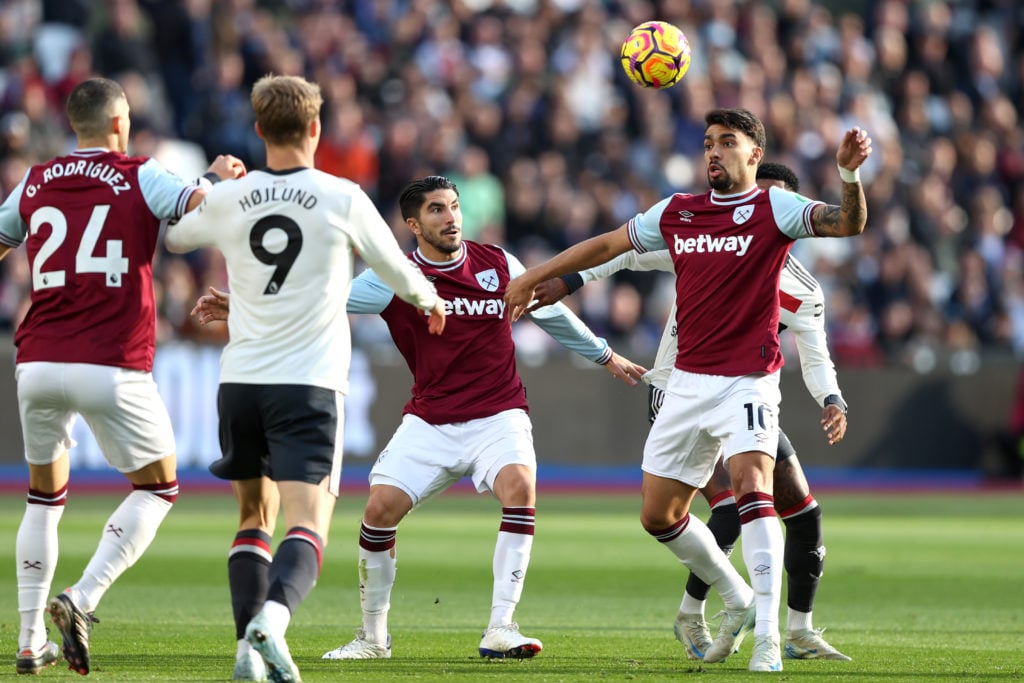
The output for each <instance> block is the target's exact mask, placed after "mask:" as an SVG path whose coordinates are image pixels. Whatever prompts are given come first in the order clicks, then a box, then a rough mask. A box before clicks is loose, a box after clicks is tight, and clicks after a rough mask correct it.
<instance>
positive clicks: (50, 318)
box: [0, 148, 198, 372]
mask: <svg viewBox="0 0 1024 683" xmlns="http://www.w3.org/2000/svg"><path fill="white" fill-rule="evenodd" d="M197 189H198V188H197V186H196V185H194V184H192V183H189V182H186V181H184V180H182V179H181V178H178V177H177V176H175V175H174V174H172V173H170V172H168V171H167V170H166V169H164V168H163V166H161V165H160V164H159V163H158V162H157V161H155V160H153V159H146V158H141V157H128V156H126V155H124V154H121V153H119V152H112V151H108V150H105V149H98V148H96V149H80V150H76V151H75V152H72V153H71V154H69V155H67V156H62V157H57V158H56V159H53V160H51V161H48V162H46V163H43V164H38V165H36V166H33V167H32V168H31V169H29V171H28V173H27V174H26V175H25V177H24V178H23V179H22V181H21V183H19V184H18V185H17V187H15V188H14V190H13V191H12V192H11V194H10V195H9V196H8V197H7V199H6V201H4V203H3V205H2V206H0V243H2V244H4V245H7V246H9V247H17V246H19V245H20V244H21V243H22V242H24V243H25V247H26V250H27V253H28V261H29V267H30V269H31V278H32V280H31V281H32V294H31V305H30V307H29V309H28V313H27V314H26V316H25V319H24V321H23V322H22V323H21V325H20V326H19V327H18V331H17V333H16V335H15V337H14V343H15V345H16V346H17V347H18V351H17V362H18V363H24V362H30V361H49V362H58V363H92V364H96V365H111V366H116V367H122V368H130V369H133V370H143V371H146V372H149V371H150V370H152V367H153V354H154V350H155V336H156V305H155V303H154V297H153V264H152V262H153V254H154V251H155V249H156V243H157V237H158V235H159V232H160V224H161V221H162V220H164V219H172V218H178V217H180V216H181V215H182V214H183V213H184V211H185V207H186V206H187V205H188V200H189V198H190V197H191V196H192V193H193V192H195V191H196V190H197Z"/></svg>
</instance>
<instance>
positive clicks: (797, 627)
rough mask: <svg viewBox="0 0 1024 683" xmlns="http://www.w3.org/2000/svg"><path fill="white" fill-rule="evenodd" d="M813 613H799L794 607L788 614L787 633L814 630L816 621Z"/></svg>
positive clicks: (789, 609) (790, 608)
mask: <svg viewBox="0 0 1024 683" xmlns="http://www.w3.org/2000/svg"><path fill="white" fill-rule="evenodd" d="M811 616H812V613H811V612H798V611H796V610H795V609H793V608H792V607H789V608H788V611H787V612H786V630H787V631H810V630H812V629H814V620H813V619H812V618H811Z"/></svg>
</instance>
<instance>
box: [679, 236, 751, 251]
mask: <svg viewBox="0 0 1024 683" xmlns="http://www.w3.org/2000/svg"><path fill="white" fill-rule="evenodd" d="M753 239H754V236H753V235H730V236H728V237H714V236H712V235H697V236H696V237H680V236H679V235H673V236H672V248H673V250H674V251H675V252H676V253H677V254H693V253H697V254H714V253H718V252H733V253H735V254H736V255H737V256H743V255H744V254H746V253H747V249H748V248H749V247H750V243H751V242H752V241H753Z"/></svg>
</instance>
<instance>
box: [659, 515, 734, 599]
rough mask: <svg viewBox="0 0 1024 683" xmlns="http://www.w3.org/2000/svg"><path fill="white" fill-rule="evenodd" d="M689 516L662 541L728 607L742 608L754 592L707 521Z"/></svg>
mask: <svg viewBox="0 0 1024 683" xmlns="http://www.w3.org/2000/svg"><path fill="white" fill-rule="evenodd" d="M687 517H688V518H689V520H688V521H686V522H685V525H684V527H683V530H682V532H681V533H679V534H678V535H677V536H675V537H674V538H670V539H669V540H662V541H661V542H662V544H663V545H664V546H665V547H666V548H668V549H669V550H670V551H672V554H673V555H675V556H676V557H677V558H679V561H680V562H682V563H683V564H685V565H686V568H687V569H689V570H690V571H692V572H693V573H694V574H696V575H697V576H699V577H700V579H701V580H702V581H704V583H706V584H708V585H709V586H711V587H712V588H714V589H715V590H716V591H718V594H719V595H720V596H722V601H723V602H724V603H725V608H726V609H729V610H737V609H743V608H744V607H746V606H747V605H749V604H750V601H751V599H752V598H753V596H754V593H753V591H751V590H750V586H748V585H747V582H746V581H744V580H743V577H742V576H740V574H739V572H737V571H736V568H735V567H733V566H732V563H731V562H729V558H728V557H726V556H725V553H723V552H722V549H721V548H719V547H718V543H717V542H716V541H715V535H714V534H712V533H711V529H709V528H708V526H707V524H705V523H704V522H702V521H701V520H699V519H697V517H695V516H694V515H690V514H688V515H687ZM656 538H657V536H656ZM659 540H661V539H660V538H659Z"/></svg>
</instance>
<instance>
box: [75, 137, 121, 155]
mask: <svg viewBox="0 0 1024 683" xmlns="http://www.w3.org/2000/svg"><path fill="white" fill-rule="evenodd" d="M75 145H76V147H75V148H76V149H105V150H107V151H108V152H113V151H119V150H118V149H117V136H116V135H115V136H112V137H99V138H78V139H77V142H76V143H75Z"/></svg>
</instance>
